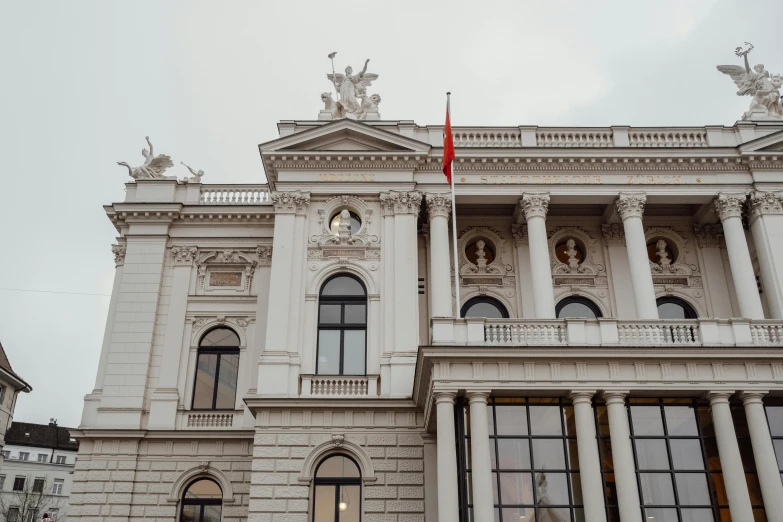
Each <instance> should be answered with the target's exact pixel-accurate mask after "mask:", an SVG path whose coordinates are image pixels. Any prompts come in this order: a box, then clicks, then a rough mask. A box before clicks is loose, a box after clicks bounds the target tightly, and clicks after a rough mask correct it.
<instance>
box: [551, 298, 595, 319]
mask: <svg viewBox="0 0 783 522" xmlns="http://www.w3.org/2000/svg"><path fill="white" fill-rule="evenodd" d="M555 315H556V316H557V318H558V319H565V318H567V317H574V318H577V317H579V318H586V319H598V318H599V317H601V309H600V308H598V305H596V304H595V303H594V302H592V301H591V300H589V299H586V298H584V297H578V296H571V297H566V298H565V299H563V300H562V301H560V302H559V303H557V305H556V306H555Z"/></svg>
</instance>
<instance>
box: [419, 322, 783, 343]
mask: <svg viewBox="0 0 783 522" xmlns="http://www.w3.org/2000/svg"><path fill="white" fill-rule="evenodd" d="M431 334H432V345H433V346H496V345H500V346H502V345H506V346H536V345H537V346H544V345H546V346H661V347H666V346H783V322H780V321H775V320H748V319H689V320H668V319H655V320H618V319H597V320H587V319H483V318H468V319H450V318H435V319H432V332H431Z"/></svg>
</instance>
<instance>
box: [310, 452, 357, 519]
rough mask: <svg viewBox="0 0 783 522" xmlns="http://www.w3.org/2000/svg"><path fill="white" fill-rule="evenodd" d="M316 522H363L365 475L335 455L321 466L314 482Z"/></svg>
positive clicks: (355, 466) (354, 464)
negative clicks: (363, 480)
mask: <svg viewBox="0 0 783 522" xmlns="http://www.w3.org/2000/svg"><path fill="white" fill-rule="evenodd" d="M313 487H314V488H315V491H314V494H313V522H360V521H361V519H362V475H361V472H360V471H359V466H357V465H356V463H355V462H354V461H353V459H351V458H350V457H347V456H345V455H332V456H331V457H328V458H326V459H325V460H324V461H323V462H321V463H320V464H319V465H318V468H317V469H316V470H315V478H314V479H313Z"/></svg>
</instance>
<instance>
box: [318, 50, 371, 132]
mask: <svg viewBox="0 0 783 522" xmlns="http://www.w3.org/2000/svg"><path fill="white" fill-rule="evenodd" d="M333 54H336V53H332V54H331V55H329V57H330V58H333V57H334V56H333ZM369 63H370V60H369V59H368V60H366V61H365V62H364V67H363V68H362V70H361V71H359V72H358V73H356V74H354V72H353V67H351V66H350V65H349V66H348V67H346V68H345V74H343V73H335V72H332V73H328V74H327V75H326V77H327V78H328V79H329V81H330V82H332V85H334V88H335V89H336V90H337V95H338V97H337V100H336V101H335V100H334V99H333V98H332V95H331V93H323V94H322V95H321V100H322V101H323V102H324V104H325V109H324V110H323V111H322V114H325V113H328V114H325V115H326V116H328V117H329V118H328V119H337V118H350V119H358V120H363V119H378V117H375V118H373V116H372V115H375V116H377V114H378V104H379V103H380V100H381V99H380V96H379V95H377V94H374V95H372V96H370V95H368V93H367V88H368V87H370V86H371V85H372V82H374V81H375V80H377V79H378V75H377V74H373V73H368V72H367V65H368V64H369Z"/></svg>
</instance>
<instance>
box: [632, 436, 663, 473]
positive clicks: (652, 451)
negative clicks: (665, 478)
mask: <svg viewBox="0 0 783 522" xmlns="http://www.w3.org/2000/svg"><path fill="white" fill-rule="evenodd" d="M635 443H636V461H637V463H638V469H645V470H646V469H669V454H668V452H667V451H666V441H665V440H663V439H636V441H635Z"/></svg>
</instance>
